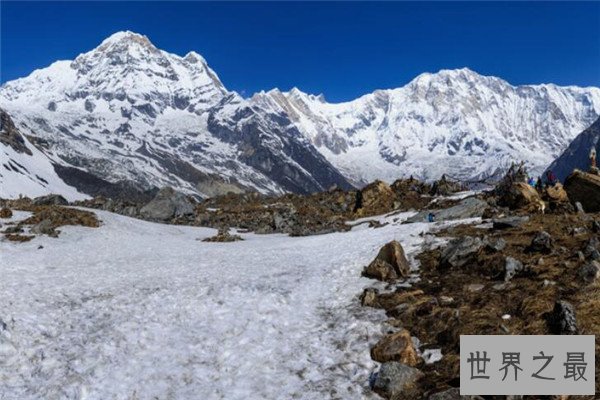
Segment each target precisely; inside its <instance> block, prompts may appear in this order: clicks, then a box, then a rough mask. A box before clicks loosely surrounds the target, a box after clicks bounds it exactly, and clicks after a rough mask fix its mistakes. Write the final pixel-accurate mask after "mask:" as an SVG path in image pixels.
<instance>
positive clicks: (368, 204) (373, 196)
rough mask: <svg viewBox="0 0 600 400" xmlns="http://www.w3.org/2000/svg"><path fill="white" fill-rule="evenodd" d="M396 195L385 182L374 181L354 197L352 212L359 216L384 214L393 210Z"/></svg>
mask: <svg viewBox="0 0 600 400" xmlns="http://www.w3.org/2000/svg"><path fill="white" fill-rule="evenodd" d="M395 200H396V194H395V193H394V191H393V190H392V188H391V187H390V186H389V185H388V184H387V183H385V182H382V181H379V180H377V181H375V182H373V183H371V184H369V185H367V186H365V187H364V188H363V189H361V190H360V191H359V192H358V193H357V196H356V204H355V206H354V210H355V212H356V213H357V214H359V215H364V216H367V215H377V214H385V213H387V212H390V211H392V210H393V209H394V202H395Z"/></svg>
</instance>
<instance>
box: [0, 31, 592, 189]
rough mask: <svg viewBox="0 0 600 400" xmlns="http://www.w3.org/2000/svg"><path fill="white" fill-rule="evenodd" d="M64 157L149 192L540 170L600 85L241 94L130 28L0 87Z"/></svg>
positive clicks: (471, 80)
mask: <svg viewBox="0 0 600 400" xmlns="http://www.w3.org/2000/svg"><path fill="white" fill-rule="evenodd" d="M0 107H2V108H4V109H5V110H6V111H8V113H9V114H10V115H11V116H12V117H13V119H14V121H15V124H16V125H17V127H18V128H19V129H20V130H21V131H22V132H23V133H25V134H26V135H28V136H33V137H38V138H41V139H43V140H45V141H46V142H47V143H48V146H49V148H50V149H51V150H52V151H53V152H54V153H55V154H56V155H57V157H59V158H60V160H61V162H64V163H67V164H69V165H71V166H74V167H77V168H81V169H84V170H86V171H88V172H90V173H92V174H94V175H97V176H98V177H101V178H102V179H105V180H107V181H110V182H117V181H131V182H133V183H134V184H135V185H137V187H139V188H140V189H142V190H146V189H150V188H152V187H154V186H158V187H160V186H166V185H170V186H175V187H178V188H180V189H181V190H183V191H185V192H188V193H191V194H197V195H200V196H205V195H207V194H208V193H209V192H210V193H211V194H214V192H215V190H214V188H215V187H217V188H219V190H221V191H223V192H225V191H229V190H234V191H236V190H246V189H252V190H258V191H259V192H263V193H282V192H286V191H292V192H299V193H308V192H314V191H318V190H325V189H328V188H329V187H331V186H333V185H337V186H341V187H346V188H347V187H350V185H351V184H354V185H357V186H359V185H362V184H364V183H366V182H369V181H372V180H374V179H384V180H386V181H393V180H395V179H397V178H400V177H408V176H409V175H413V176H415V177H419V178H423V179H427V180H432V179H437V178H439V176H440V175H442V174H443V173H447V174H448V175H450V176H451V177H454V178H457V179H464V180H478V179H483V178H487V177H490V176H494V175H496V174H499V173H501V171H502V170H504V169H505V168H506V167H507V166H508V165H509V164H510V163H511V162H512V161H518V160H525V161H526V162H527V163H528V164H529V167H530V168H531V169H532V170H533V172H534V173H536V172H541V171H542V170H543V169H544V168H545V167H546V166H547V165H548V164H550V162H551V161H552V160H553V159H554V158H555V157H556V156H558V155H559V154H560V153H561V152H562V151H563V150H564V149H565V148H566V147H567V145H568V144H569V143H570V141H571V140H572V139H573V138H574V137H575V135H577V134H578V133H579V132H581V131H582V130H583V129H585V128H586V127H588V126H589V125H591V124H592V122H593V121H594V120H595V119H596V118H597V117H598V115H599V114H600V89H598V88H579V87H573V86H569V87H558V86H556V85H552V84H545V85H525V86H512V85H510V84H509V83H508V82H506V81H503V80H502V79H499V78H495V77H488V76H482V75H479V74H477V73H475V72H473V71H471V70H469V69H467V68H463V69H458V70H442V71H439V72H438V73H434V74H432V73H424V74H421V75H419V76H418V77H416V78H415V79H414V80H413V81H411V82H410V83H409V84H407V85H405V86H404V87H401V88H397V89H389V90H378V91H375V92H373V93H370V94H367V95H365V96H362V97H360V98H358V99H356V100H353V101H350V102H346V103H338V104H332V103H328V102H326V101H325V99H324V97H323V96H322V95H319V96H315V95H309V94H306V93H304V92H302V91H301V90H299V89H297V88H293V89H292V90H290V91H289V92H282V91H279V90H278V89H273V90H271V91H268V92H260V93H257V94H255V95H254V96H252V97H251V98H249V99H244V98H242V97H241V96H240V95H238V94H237V93H235V92H233V91H228V90H227V89H226V88H225V86H224V85H223V84H222V82H221V81H220V79H219V77H218V76H217V74H216V73H215V71H213V70H212V69H211V68H210V67H209V66H208V64H207V62H206V60H205V59H204V58H203V57H202V56H201V55H199V54H197V53H195V52H189V53H188V54H186V55H185V56H183V57H181V56H179V55H176V54H171V53H168V52H165V51H163V50H160V49H158V48H157V47H156V46H154V45H153V44H152V43H151V42H150V40H149V39H148V38H147V37H146V36H143V35H139V34H136V33H133V32H129V31H125V32H118V33H116V34H114V35H112V36H110V37H109V38H107V39H105V40H104V41H103V42H102V43H101V44H100V45H99V46H98V47H96V48H95V49H93V50H91V51H89V52H86V53H83V54H80V55H79V56H77V57H76V58H75V60H73V61H57V62H55V63H53V64H52V65H50V66H49V67H47V68H44V69H40V70H36V71H34V72H33V73H32V74H31V75H29V76H28V77H26V78H22V79H17V80H14V81H11V82H7V83H6V84H4V85H3V86H2V87H0Z"/></svg>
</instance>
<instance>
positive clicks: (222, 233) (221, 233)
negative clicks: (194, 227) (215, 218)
mask: <svg viewBox="0 0 600 400" xmlns="http://www.w3.org/2000/svg"><path fill="white" fill-rule="evenodd" d="M239 240H244V239H243V238H242V237H241V236H239V235H232V234H230V233H229V229H228V228H221V229H219V230H218V232H217V234H216V235H215V236H211V237H208V238H205V239H202V241H203V242H220V243H226V242H237V241H239Z"/></svg>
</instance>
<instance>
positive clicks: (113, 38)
mask: <svg viewBox="0 0 600 400" xmlns="http://www.w3.org/2000/svg"><path fill="white" fill-rule="evenodd" d="M123 41H126V42H128V41H134V42H140V43H146V44H152V43H151V42H150V40H149V39H148V37H147V36H145V35H142V34H139V33H135V32H132V31H119V32H115V33H113V34H112V35H110V36H109V37H107V38H106V39H104V40H103V41H102V43H101V44H100V46H105V45H111V44H113V43H119V42H123Z"/></svg>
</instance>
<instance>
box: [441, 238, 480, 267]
mask: <svg viewBox="0 0 600 400" xmlns="http://www.w3.org/2000/svg"><path fill="white" fill-rule="evenodd" d="M483 245H484V243H483V241H482V240H481V239H479V238H477V237H472V236H465V237H460V238H456V239H453V240H451V241H450V243H448V245H447V246H446V248H445V249H444V250H443V251H442V254H441V256H440V267H441V268H458V267H462V266H464V265H466V264H468V263H470V262H472V261H473V260H474V259H475V258H476V256H477V254H478V253H479V250H481V248H482V247H483Z"/></svg>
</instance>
